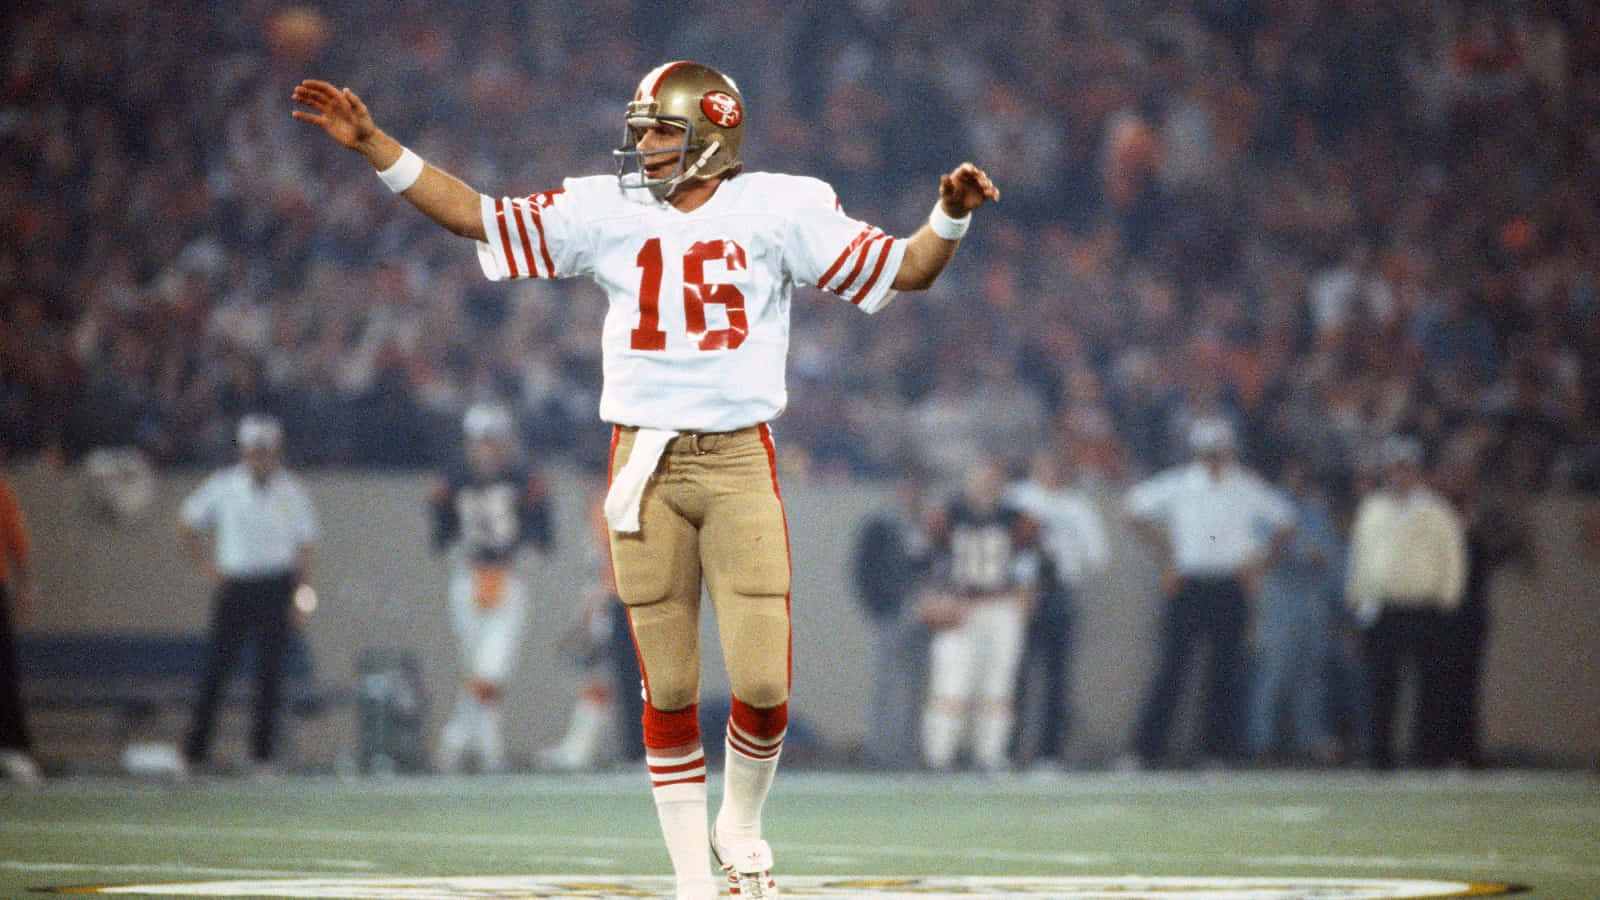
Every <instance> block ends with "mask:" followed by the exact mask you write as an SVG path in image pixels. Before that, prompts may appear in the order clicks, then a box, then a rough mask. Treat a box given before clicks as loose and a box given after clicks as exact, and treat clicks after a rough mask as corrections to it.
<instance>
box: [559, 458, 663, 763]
mask: <svg viewBox="0 0 1600 900" xmlns="http://www.w3.org/2000/svg"><path fill="white" fill-rule="evenodd" d="M604 494H605V491H604V486H603V485H602V486H601V488H600V489H599V490H597V492H596V495H595V498H594V503H593V505H592V509H591V513H590V520H591V521H592V522H593V524H594V537H595V540H594V541H592V542H591V543H590V544H589V549H590V550H591V551H592V552H591V553H590V557H591V560H590V563H591V564H590V570H591V572H592V573H593V575H592V578H591V581H590V586H589V589H588V591H587V592H586V593H585V594H584V596H583V598H582V599H581V600H580V601H579V602H578V609H577V611H576V612H577V616H576V620H575V621H574V622H573V624H572V626H571V627H570V628H569V629H568V630H567V632H566V634H564V635H563V636H562V639H561V647H562V650H563V651H565V653H566V655H567V657H568V658H569V659H570V660H571V661H572V663H573V665H575V666H576V667H577V668H578V671H579V678H578V696H577V700H576V702H574V704H573V707H572V715H571V717H570V718H569V719H568V720H567V731H566V734H565V735H563V736H562V738H561V741H560V743H558V744H556V745H555V746H553V747H546V748H545V749H544V750H542V751H540V753H539V767H540V768H541V769H549V770H552V771H557V772H575V771H581V770H584V769H592V768H595V767H596V766H598V765H599V764H601V763H603V762H605V761H606V760H607V759H608V758H609V757H610V756H612V755H614V754H615V753H617V752H618V751H619V750H620V751H621V752H622V754H623V755H624V756H626V757H627V758H630V759H632V758H635V757H634V754H635V750H634V748H635V747H641V748H642V743H641V742H642V740H643V735H641V734H639V733H638V732H639V720H640V717H641V716H642V715H643V713H644V709H643V702H642V699H641V698H640V693H639V661H638V658H637V657H635V656H634V652H633V638H632V636H631V635H630V634H629V632H628V616H627V612H626V610H625V609H624V607H623V605H622V600H621V599H620V598H619V597H618V596H617V581H616V577H615V575H614V573H613V572H612V568H611V553H610V529H609V528H608V527H607V525H606V517H605V510H604V508H603V505H604ZM619 735H627V736H628V737H630V738H632V741H631V746H628V747H618V746H617V744H618V742H617V741H616V740H615V738H616V737H617V736H619Z"/></svg>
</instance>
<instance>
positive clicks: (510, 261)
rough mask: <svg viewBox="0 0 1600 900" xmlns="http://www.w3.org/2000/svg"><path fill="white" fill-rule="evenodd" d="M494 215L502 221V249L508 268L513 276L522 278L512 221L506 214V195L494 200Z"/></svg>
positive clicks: (497, 219) (498, 220)
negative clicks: (514, 247)
mask: <svg viewBox="0 0 1600 900" xmlns="http://www.w3.org/2000/svg"><path fill="white" fill-rule="evenodd" d="M494 217H495V220H496V221H497V222H499V223H500V249H501V252H502V255H503V256H505V259H506V270H507V271H508V272H509V273H510V276H511V277H512V278H520V277H521V273H520V272H518V271H517V257H516V252H515V251H514V250H513V248H512V244H511V223H510V222H509V221H508V219H509V218H510V217H509V216H507V215H506V200H505V198H504V197H501V198H500V199H498V200H496V201H495V202H494Z"/></svg>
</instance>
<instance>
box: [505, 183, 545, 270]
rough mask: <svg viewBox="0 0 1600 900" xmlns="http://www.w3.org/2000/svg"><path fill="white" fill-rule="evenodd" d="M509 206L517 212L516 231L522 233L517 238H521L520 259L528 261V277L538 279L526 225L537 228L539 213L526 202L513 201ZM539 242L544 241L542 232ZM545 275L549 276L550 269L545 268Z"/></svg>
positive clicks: (537, 268)
mask: <svg viewBox="0 0 1600 900" xmlns="http://www.w3.org/2000/svg"><path fill="white" fill-rule="evenodd" d="M511 205H512V208H513V209H515V210H516V211H517V225H518V226H519V227H518V230H519V231H521V232H522V233H521V234H520V235H518V236H519V237H521V238H522V258H523V259H526V260H527V261H528V277H529V278H537V277H539V267H538V266H537V265H535V264H534V260H533V243H532V241H531V240H530V239H529V236H528V231H529V229H528V225H529V224H530V223H531V224H533V226H534V228H538V227H539V225H538V223H539V211H538V210H537V209H536V208H535V207H534V206H533V204H531V203H529V202H528V201H526V200H513V201H512V203H511ZM539 240H540V242H541V243H543V241H544V235H543V232H542V231H541V233H540V238H539ZM545 274H546V275H549V274H550V269H549V268H548V267H546V268H545Z"/></svg>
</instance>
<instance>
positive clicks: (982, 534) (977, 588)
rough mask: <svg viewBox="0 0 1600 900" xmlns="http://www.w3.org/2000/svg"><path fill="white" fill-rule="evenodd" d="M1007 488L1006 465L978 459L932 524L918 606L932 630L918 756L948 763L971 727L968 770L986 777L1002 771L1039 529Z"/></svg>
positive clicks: (937, 765)
mask: <svg viewBox="0 0 1600 900" xmlns="http://www.w3.org/2000/svg"><path fill="white" fill-rule="evenodd" d="M1005 488H1006V470H1005V467H1004V466H1002V465H1001V464H1000V462H999V461H998V460H995V459H991V458H984V459H981V460H979V461H978V462H976V463H975V464H974V465H973V466H972V467H971V468H970V469H968V470H967V473H966V476H965V479H964V480H963V482H962V485H961V491H960V492H959V493H958V494H957V495H956V496H955V497H953V498H951V500H950V501H949V503H947V504H946V505H945V508H944V510H943V511H942V512H941V513H940V514H939V515H938V516H936V517H935V520H934V525H933V529H932V531H933V534H932V538H933V547H934V562H933V569H934V572H933V575H934V581H935V584H936V586H932V587H930V588H929V589H928V590H927V591H926V592H925V593H924V595H923V600H922V601H921V602H920V604H919V606H920V607H921V611H922V614H923V620H924V622H926V623H927V625H928V627H929V628H931V629H933V639H932V642H931V643H930V644H929V646H928V697H927V708H926V710H925V711H924V714H923V719H922V755H923V762H924V763H926V764H927V766H928V768H930V769H933V770H935V771H940V770H944V769H948V768H950V767H951V766H952V765H953V764H954V763H955V758H956V754H957V751H958V750H959V749H960V746H961V740H962V737H963V735H964V734H965V733H967V732H969V731H970V741H971V747H972V763H973V765H974V766H975V767H976V768H978V769H979V770H980V771H983V772H985V773H990V774H993V773H999V772H1003V771H1006V770H1007V769H1008V768H1009V765H1010V760H1009V759H1008V758H1007V753H1008V750H1009V745H1010V743H1011V726H1012V722H1013V720H1014V710H1013V707H1012V699H1013V694H1014V692H1015V685H1016V678H1017V666H1018V664H1020V663H1021V661H1022V649H1023V641H1024V639H1025V638H1026V636H1027V624H1028V611H1029V609H1030V607H1031V604H1032V603H1033V600H1034V595H1035V592H1036V587H1037V584H1038V580H1039V563H1040V558H1039V526H1038V523H1036V522H1035V521H1034V520H1033V519H1031V518H1029V517H1028V516H1027V515H1025V514H1024V513H1022V512H1020V511H1018V510H1017V509H1015V508H1014V507H1012V506H1011V505H1010V504H1008V503H1007V502H1005ZM969 725H970V728H969V727H968V726H969Z"/></svg>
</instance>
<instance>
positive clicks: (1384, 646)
mask: <svg viewBox="0 0 1600 900" xmlns="http://www.w3.org/2000/svg"><path fill="white" fill-rule="evenodd" d="M1380 455H1381V457H1382V462H1383V466H1384V470H1385V479H1384V484H1383V485H1382V486H1381V487H1380V488H1379V489H1377V490H1375V491H1373V492H1371V493H1369V494H1367V495H1366V496H1365V497H1363V498H1362V499H1361V502H1360V504H1359V505H1358V506H1357V507H1356V514H1355V521H1354V524H1353V525H1352V526H1351V531H1350V555H1349V561H1348V564H1347V569H1346V575H1345V603H1346V604H1348V605H1349V607H1350V609H1351V612H1352V614H1353V616H1354V618H1355V620H1356V623H1357V624H1358V625H1359V626H1361V628H1362V657H1363V661H1364V663H1365V667H1366V676H1367V686H1368V690H1369V691H1370V692H1371V706H1370V719H1369V731H1368V735H1367V761H1368V763H1369V764H1370V765H1371V766H1372V767H1373V768H1375V769H1380V770H1382V769H1389V768H1392V767H1393V766H1394V764H1395V752H1394V747H1393V736H1394V718H1395V705H1396V702H1397V701H1398V700H1399V688H1400V673H1401V670H1402V668H1403V667H1404V666H1406V665H1410V666H1411V667H1412V668H1413V669H1414V671H1415V672H1416V675H1417V689H1416V691H1415V693H1414V696H1415V706H1414V715H1413V719H1412V724H1413V729H1412V737H1413V746H1414V749H1415V753H1414V756H1415V758H1416V761H1417V762H1419V763H1421V764H1423V765H1432V764H1437V763H1438V762H1440V761H1441V760H1440V759H1437V758H1436V757H1437V756H1438V755H1439V754H1438V746H1437V745H1438V734H1437V732H1438V730H1439V728H1438V726H1439V723H1438V722H1437V721H1436V718H1435V717H1436V715H1437V714H1439V713H1440V712H1441V711H1442V710H1444V709H1445V708H1446V704H1445V703H1444V702H1443V698H1442V697H1441V696H1440V685H1441V683H1442V682H1443V681H1444V679H1445V678H1446V677H1447V674H1448V673H1445V672H1443V671H1441V669H1440V666H1439V662H1440V661H1441V660H1444V659H1447V658H1448V657H1449V651H1450V647H1449V644H1448V641H1449V640H1450V639H1451V636H1452V634H1453V625H1452V622H1451V619H1450V616H1451V614H1452V613H1453V612H1454V611H1455V610H1456V609H1457V607H1459V606H1460V604H1461V597H1462V595H1463V593H1464V592H1465V590H1466V585H1467V533H1466V526H1465V524H1464V523H1463V521H1462V519H1461V516H1460V515H1459V514H1458V513H1457V512H1456V511H1455V509H1454V508H1452V507H1451V506H1450V504H1449V502H1448V501H1446V500H1445V499H1444V498H1443V497H1441V496H1440V495H1439V494H1437V493H1436V492H1434V490H1433V489H1432V488H1430V487H1428V485H1427V484H1426V483H1424V481H1423V479H1422V445H1421V444H1420V443H1418V442H1417V441H1416V440H1414V439H1411V438H1408V437H1398V436H1397V437H1392V438H1390V439H1388V440H1386V441H1385V442H1384V444H1383V447H1382V450H1381V454H1380Z"/></svg>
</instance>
